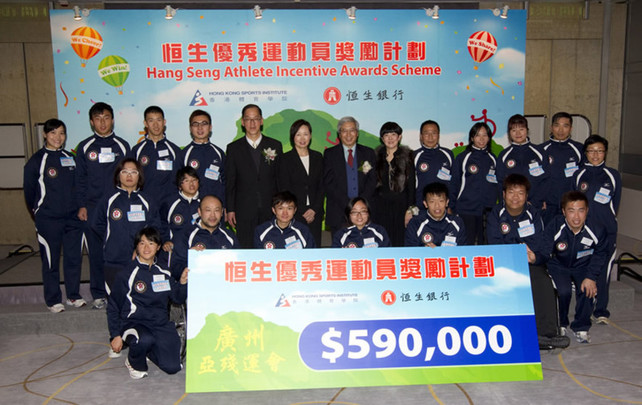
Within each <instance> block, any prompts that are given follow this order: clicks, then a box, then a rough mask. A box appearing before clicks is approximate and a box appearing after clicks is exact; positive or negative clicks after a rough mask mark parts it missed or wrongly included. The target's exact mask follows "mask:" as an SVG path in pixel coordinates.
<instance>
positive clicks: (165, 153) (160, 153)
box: [158, 149, 169, 157]
mask: <svg viewBox="0 0 642 405" xmlns="http://www.w3.org/2000/svg"><path fill="white" fill-rule="evenodd" d="M158 156H159V157H165V156H169V151H168V150H167V149H161V150H159V151H158Z"/></svg>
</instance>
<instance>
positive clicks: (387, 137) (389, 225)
mask: <svg viewBox="0 0 642 405" xmlns="http://www.w3.org/2000/svg"><path fill="white" fill-rule="evenodd" d="M402 132H403V130H402V129H401V127H400V126H399V124H397V123H396V122H386V123H385V124H383V125H382V126H381V130H380V131H379V135H380V140H381V146H379V147H378V148H377V149H376V151H375V152H376V156H377V162H376V166H375V168H376V174H377V189H376V191H375V195H374V198H373V201H372V202H373V208H374V215H373V220H374V222H375V223H377V224H380V225H382V226H383V227H384V228H385V229H386V231H388V235H389V236H390V240H391V242H392V246H403V245H404V234H405V230H406V229H405V228H406V224H407V223H408V221H409V220H410V218H412V211H413V202H414V199H415V171H414V165H413V160H412V151H411V150H410V148H408V147H407V146H402V145H401V138H402Z"/></svg>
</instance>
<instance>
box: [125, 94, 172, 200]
mask: <svg viewBox="0 0 642 405" xmlns="http://www.w3.org/2000/svg"><path fill="white" fill-rule="evenodd" d="M145 127H146V128H147V134H146V135H145V139H143V140H142V141H140V142H139V143H137V144H136V145H134V147H132V150H131V152H130V153H129V156H130V157H133V158H134V159H136V160H138V162H139V163H140V165H141V166H142V168H143V174H144V175H145V194H147V195H148V196H150V197H154V198H155V199H156V200H157V201H162V200H163V198H164V197H165V196H167V195H168V194H170V193H171V192H172V191H173V187H172V186H173V184H174V179H175V178H176V170H178V166H179V164H178V163H177V159H178V157H179V154H180V152H181V149H180V148H179V147H178V146H176V145H175V144H174V143H173V142H171V141H169V140H168V139H167V137H166V136H165V133H164V130H165V118H164V114H163V110H162V109H161V108H160V107H156V106H151V107H147V109H146V110H145Z"/></svg>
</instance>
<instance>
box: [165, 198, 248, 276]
mask: <svg viewBox="0 0 642 405" xmlns="http://www.w3.org/2000/svg"><path fill="white" fill-rule="evenodd" d="M198 215H199V216H200V220H199V221H198V222H197V223H196V224H195V225H190V226H187V227H185V228H184V229H183V230H182V231H181V232H179V233H176V234H175V235H174V247H173V249H172V251H171V255H170V257H169V261H170V264H171V269H172V275H173V276H174V277H176V278H178V277H179V276H180V274H181V272H182V271H183V269H185V267H187V251H188V250H189V249H195V250H204V249H240V245H239V241H238V239H237V238H236V235H235V234H234V232H232V231H230V230H229V229H227V228H225V227H224V226H221V219H222V218H223V215H224V214H223V206H222V204H221V200H219V199H218V197H215V196H211V195H208V196H204V197H203V198H202V199H201V204H200V206H199V207H198Z"/></svg>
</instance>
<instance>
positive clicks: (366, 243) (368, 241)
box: [363, 238, 379, 248]
mask: <svg viewBox="0 0 642 405" xmlns="http://www.w3.org/2000/svg"><path fill="white" fill-rule="evenodd" d="M363 247H364V248H376V247H379V244H378V243H377V242H376V241H375V238H364V239H363Z"/></svg>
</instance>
